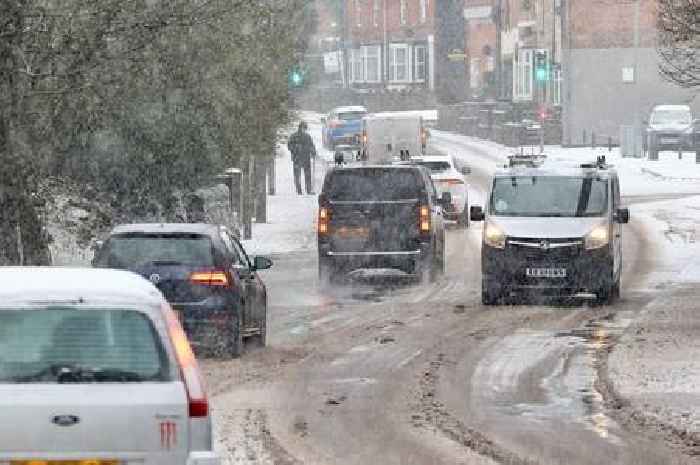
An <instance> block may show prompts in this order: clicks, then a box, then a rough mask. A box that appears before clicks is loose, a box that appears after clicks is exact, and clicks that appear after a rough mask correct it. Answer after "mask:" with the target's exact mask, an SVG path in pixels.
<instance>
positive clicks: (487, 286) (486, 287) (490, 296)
mask: <svg viewBox="0 0 700 465" xmlns="http://www.w3.org/2000/svg"><path fill="white" fill-rule="evenodd" d="M502 296H503V291H502V290H501V287H500V286H499V285H498V284H494V283H493V282H492V281H490V280H488V279H482V280H481V303H482V304H483V305H496V304H498V302H499V301H500V300H501V297H502Z"/></svg>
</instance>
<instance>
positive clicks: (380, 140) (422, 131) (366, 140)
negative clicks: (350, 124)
mask: <svg viewBox="0 0 700 465" xmlns="http://www.w3.org/2000/svg"><path fill="white" fill-rule="evenodd" d="M428 137H429V132H428V129H427V128H426V127H425V125H424V124H423V118H422V117H421V116H420V115H416V114H404V113H375V114H372V115H368V116H365V117H364V118H363V119H362V135H361V140H360V156H359V158H360V160H362V161H368V162H371V163H390V162H392V161H396V160H403V161H407V160H409V159H410V157H412V156H420V155H425V149H426V146H427V143H428Z"/></svg>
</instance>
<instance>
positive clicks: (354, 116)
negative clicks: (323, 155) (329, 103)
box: [322, 106, 367, 150]
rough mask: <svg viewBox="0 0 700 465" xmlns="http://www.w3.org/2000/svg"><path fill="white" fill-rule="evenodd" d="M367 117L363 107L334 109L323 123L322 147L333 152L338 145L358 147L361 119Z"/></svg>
mask: <svg viewBox="0 0 700 465" xmlns="http://www.w3.org/2000/svg"><path fill="white" fill-rule="evenodd" d="M366 115H367V109H366V108H365V107H360V106H354V107H338V108H334V109H333V110H332V111H331V112H330V113H328V116H327V117H325V118H323V119H322V122H323V146H324V147H326V148H327V149H330V150H333V149H335V147H336V146H338V145H352V146H355V145H358V140H359V137H360V134H361V133H362V118H364V117H365V116H366Z"/></svg>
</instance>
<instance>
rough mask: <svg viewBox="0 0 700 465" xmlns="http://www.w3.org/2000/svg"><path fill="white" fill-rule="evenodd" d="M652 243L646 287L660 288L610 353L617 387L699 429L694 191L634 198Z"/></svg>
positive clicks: (699, 287) (673, 420)
mask: <svg viewBox="0 0 700 465" xmlns="http://www.w3.org/2000/svg"><path fill="white" fill-rule="evenodd" d="M631 210H632V215H631V216H632V218H634V221H639V222H641V223H643V224H644V226H645V230H646V231H647V237H646V239H647V241H648V242H649V243H651V244H654V245H655V248H656V249H657V255H658V264H657V266H656V269H655V270H654V271H653V272H652V273H651V275H650V277H649V282H648V284H647V286H648V287H652V288H655V289H657V290H659V291H661V293H660V294H659V297H657V298H656V299H654V300H653V301H652V302H651V303H650V304H648V305H647V306H646V307H645V308H644V309H643V310H642V311H641V312H640V313H639V314H637V315H636V318H635V320H634V322H633V323H632V324H631V325H630V327H629V328H628V329H627V330H626V331H625V333H624V334H623V336H622V337H621V339H620V341H619V342H618V344H617V345H616V346H615V348H614V350H613V352H612V353H611V354H610V356H609V360H608V376H609V379H610V381H611V382H612V384H613V386H614V388H615V390H616V392H617V393H618V394H619V395H620V396H621V397H622V398H624V399H627V400H629V401H631V402H632V405H633V407H634V408H635V409H636V410H638V411H641V412H644V413H645V414H646V415H651V416H653V417H656V419H657V420H659V421H661V422H662V423H665V424H670V425H673V426H674V427H675V428H676V429H678V430H680V431H690V432H698V431H700V383H699V382H698V380H700V338H698V331H700V313H698V306H697V305H693V304H692V302H697V301H698V300H699V299H700V244H699V243H698V241H697V231H698V228H700V197H690V198H685V199H678V200H673V201H664V202H655V203H645V204H640V205H634V206H633V207H632V208H631Z"/></svg>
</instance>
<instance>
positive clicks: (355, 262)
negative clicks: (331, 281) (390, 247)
mask: <svg viewBox="0 0 700 465" xmlns="http://www.w3.org/2000/svg"><path fill="white" fill-rule="evenodd" d="M426 249H427V246H421V247H419V248H417V249H414V250H401V251H368V252H335V251H332V250H330V248H329V247H321V248H319V257H320V258H321V259H322V260H325V261H326V262H327V263H328V262H330V263H331V264H332V265H333V267H334V268H335V269H336V270H338V271H341V272H350V271H352V270H356V269H360V268H394V269H399V270H401V271H404V272H406V273H409V274H410V273H414V272H415V271H416V267H417V265H418V263H420V262H421V260H423V258H424V257H425V255H426V253H425V250H426Z"/></svg>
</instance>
